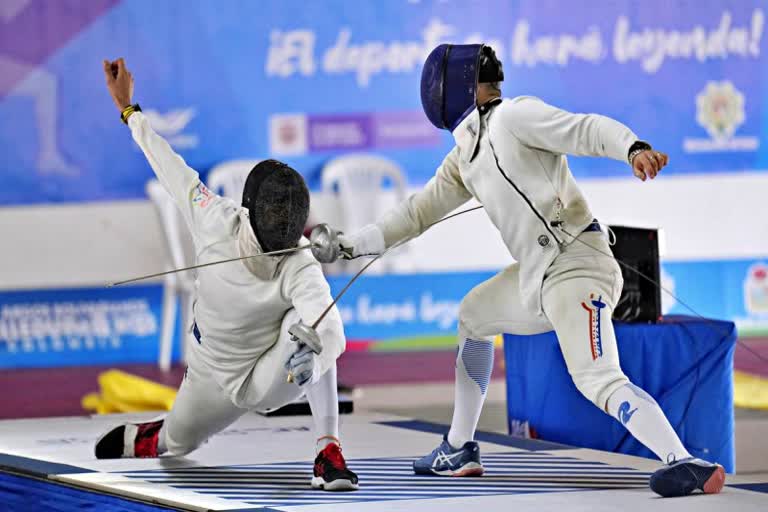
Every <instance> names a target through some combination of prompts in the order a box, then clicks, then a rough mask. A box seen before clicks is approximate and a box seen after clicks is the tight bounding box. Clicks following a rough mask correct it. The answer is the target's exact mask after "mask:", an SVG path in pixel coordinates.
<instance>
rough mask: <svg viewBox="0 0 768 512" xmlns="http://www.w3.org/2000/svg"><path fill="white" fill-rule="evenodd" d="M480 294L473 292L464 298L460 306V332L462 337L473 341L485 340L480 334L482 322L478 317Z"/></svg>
mask: <svg viewBox="0 0 768 512" xmlns="http://www.w3.org/2000/svg"><path fill="white" fill-rule="evenodd" d="M479 295H480V294H479V293H477V292H475V290H471V291H470V292H469V293H468V294H466V295H465V296H464V298H463V299H462V300H461V304H460V305H459V332H460V333H461V334H462V336H465V337H467V338H473V339H485V338H486V336H483V335H481V334H480V332H479V327H480V323H481V322H482V320H481V319H480V318H479V315H478V308H479V307H480V306H479V302H480V297H479Z"/></svg>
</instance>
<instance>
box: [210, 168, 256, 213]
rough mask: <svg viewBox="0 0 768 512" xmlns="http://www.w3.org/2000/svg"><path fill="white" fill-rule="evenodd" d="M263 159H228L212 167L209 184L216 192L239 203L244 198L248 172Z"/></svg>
mask: <svg viewBox="0 0 768 512" xmlns="http://www.w3.org/2000/svg"><path fill="white" fill-rule="evenodd" d="M259 162H261V160H248V159H242V160H227V161H226V162H222V163H220V164H218V165H216V166H215V167H213V168H212V169H211V171H210V172H209V173H208V179H207V180H206V181H207V183H206V184H207V185H208V188H210V189H211V190H212V191H213V192H214V193H216V194H219V195H221V196H224V197H228V198H230V199H234V200H235V201H236V202H237V204H240V203H241V202H242V200H243V187H245V180H246V178H248V173H250V172H251V169H253V167H254V166H255V165H256V164H258V163H259Z"/></svg>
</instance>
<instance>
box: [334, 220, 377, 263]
mask: <svg viewBox="0 0 768 512" xmlns="http://www.w3.org/2000/svg"><path fill="white" fill-rule="evenodd" d="M339 245H340V246H341V256H342V258H344V259H346V260H351V259H353V258H358V257H360V256H369V255H373V256H375V255H378V254H381V253H382V252H384V250H385V249H386V248H387V244H386V243H385V242H384V233H382V232H381V229H379V226H377V225H376V224H368V225H367V226H364V227H363V228H362V229H360V231H358V232H356V233H353V234H351V235H345V234H343V233H339Z"/></svg>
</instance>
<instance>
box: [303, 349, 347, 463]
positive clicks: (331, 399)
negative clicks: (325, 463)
mask: <svg viewBox="0 0 768 512" xmlns="http://www.w3.org/2000/svg"><path fill="white" fill-rule="evenodd" d="M306 393H307V400H309V407H310V408H311V409H312V419H313V420H314V422H315V436H316V438H317V442H316V443H315V451H316V453H320V451H322V450H323V448H325V447H326V446H328V444H330V443H333V442H335V443H337V444H338V443H339V392H338V388H337V382H336V363H334V364H333V366H331V368H330V369H329V370H328V371H327V372H325V373H324V374H323V376H322V377H320V380H319V381H317V382H316V383H314V384H311V385H309V386H307V390H306Z"/></svg>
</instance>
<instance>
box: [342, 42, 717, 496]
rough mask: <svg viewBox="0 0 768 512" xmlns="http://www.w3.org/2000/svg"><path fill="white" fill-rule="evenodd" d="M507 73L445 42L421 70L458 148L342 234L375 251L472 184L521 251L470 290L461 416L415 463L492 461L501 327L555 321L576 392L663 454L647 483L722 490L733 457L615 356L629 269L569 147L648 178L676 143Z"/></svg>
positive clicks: (460, 360)
mask: <svg viewBox="0 0 768 512" xmlns="http://www.w3.org/2000/svg"><path fill="white" fill-rule="evenodd" d="M503 79H504V73H503V70H502V65H501V62H500V61H499V60H498V59H497V58H496V55H495V53H494V51H493V49H492V48H491V47H489V46H486V45H482V44H469V45H450V44H444V45H440V46H438V47H437V48H435V49H434V50H433V51H432V52H431V54H430V55H429V56H428V58H427V60H426V62H425V64H424V69H423V71H422V78H421V101H422V105H423V107H424V111H425V113H426V115H427V117H428V118H429V120H430V121H431V122H432V124H434V125H435V126H437V127H438V128H440V129H447V130H450V131H451V133H452V134H453V137H454V139H455V142H456V145H455V147H454V148H453V149H452V150H451V151H450V152H449V153H448V155H447V156H446V157H445V159H444V160H443V162H442V164H441V165H440V166H439V167H438V169H437V172H436V174H435V176H434V177H433V178H432V179H431V180H430V181H429V182H428V183H427V185H426V186H425V187H424V189H423V190H421V191H420V192H418V193H416V194H414V195H412V196H411V197H410V198H408V199H407V200H405V201H404V202H403V203H402V204H400V205H399V206H397V207H395V208H394V209H393V210H391V211H390V212H388V213H387V214H385V215H384V216H383V217H381V218H380V219H379V220H378V221H377V222H376V223H374V224H370V225H368V226H365V227H363V228H362V229H361V230H360V231H358V232H357V233H354V234H351V235H348V236H345V235H343V234H342V235H339V237H338V240H339V245H338V246H337V249H338V250H339V251H340V253H341V254H342V255H343V257H345V258H354V257H358V256H362V255H368V254H378V253H381V252H382V251H384V250H385V249H386V248H388V247H390V246H392V245H393V244H396V243H398V242H400V241H403V240H405V239H408V238H411V237H415V236H418V235H420V234H421V233H422V232H423V231H424V230H425V229H426V228H427V227H428V226H429V225H430V224H432V223H433V222H435V221H437V220H438V219H440V218H441V217H443V216H444V215H446V214H447V213H449V212H451V211H452V210H454V209H455V208H457V207H458V206H460V205H461V204H463V203H465V202H466V201H468V200H469V199H471V198H473V197H474V198H475V199H477V200H478V201H479V202H480V203H481V204H482V205H483V206H484V208H485V211H486V213H487V214H488V216H489V217H490V219H491V222H493V224H494V225H495V226H496V228H497V229H498V230H499V233H500V234H501V237H502V239H503V241H504V243H505V244H506V246H507V248H508V249H509V252H510V254H511V255H512V257H513V258H514V259H515V261H516V262H517V263H515V264H513V265H511V266H509V267H507V268H506V269H504V270H503V271H501V272H500V273H499V274H497V275H495V276H494V277H492V278H491V279H489V280H488V281H486V282H484V283H481V284H480V285H478V286H477V287H475V288H474V289H473V290H472V291H470V292H469V294H468V295H467V296H466V297H465V298H464V299H463V301H462V303H461V307H460V310H459V333H458V352H457V357H456V390H455V404H454V412H453V420H452V422H451V428H450V431H449V433H448V434H447V436H445V438H444V439H443V442H442V443H441V444H440V445H439V446H438V447H437V448H436V449H435V450H434V451H433V452H432V453H430V454H429V455H427V456H425V457H423V458H421V459H418V460H416V461H415V462H414V464H413V468H414V471H415V472H416V473H417V474H434V475H451V476H478V475H482V474H483V466H482V463H481V458H480V449H479V446H478V444H477V443H476V442H474V441H473V438H474V435H475V429H476V427H477V422H478V419H479V417H480V411H481V408H482V406H483V402H484V400H485V395H486V390H487V387H488V383H489V379H490V375H491V369H492V368H493V343H492V339H493V336H494V335H497V334H500V333H512V334H535V333H541V332H546V331H549V330H552V329H554V330H555V332H556V333H557V337H558V340H559V343H560V347H561V350H562V353H563V356H564V358H565V362H566V364H567V367H568V371H569V373H570V375H571V377H572V378H573V381H574V383H575V385H576V387H577V388H578V389H579V391H580V392H581V393H582V394H583V395H584V396H585V397H587V398H588V399H589V400H591V401H592V402H593V403H594V404H595V405H596V406H597V407H599V408H600V409H601V410H603V411H605V412H606V413H608V414H610V415H611V416H612V417H614V418H616V419H617V420H618V421H620V422H621V423H622V424H623V425H624V426H625V427H626V428H627V429H628V430H629V431H630V432H631V433H632V435H633V436H634V437H635V438H636V439H637V440H639V441H640V442H641V443H643V444H644V445H645V446H647V447H648V448H649V449H650V450H651V451H653V452H654V453H655V454H656V456H658V457H659V459H661V460H662V461H663V462H664V463H665V465H664V466H663V467H662V468H661V469H659V470H658V471H656V472H655V473H654V474H653V475H652V477H651V480H650V486H651V489H653V490H654V491H655V492H656V493H658V494H660V495H662V496H681V495H687V494H690V493H692V492H694V491H695V490H696V489H699V490H702V491H703V492H705V493H718V492H720V490H721V489H722V487H723V485H724V481H725V472H724V470H723V468H722V467H721V466H720V465H717V464H711V463H709V462H706V461H703V460H701V459H697V458H693V457H692V456H691V455H690V453H688V451H687V450H686V449H685V447H684V446H683V444H682V443H681V441H680V439H679V437H678V436H677V434H676V433H675V431H674V429H673V428H672V426H671V425H670V424H669V421H668V420H667V418H666V417H665V416H664V413H663V412H662V410H661V408H660V407H659V405H658V404H657V403H656V401H655V400H654V399H653V398H652V397H651V396H649V395H648V394H647V393H645V392H644V391H643V390H642V389H640V388H638V387H637V386H635V385H633V384H632V383H631V382H630V381H629V379H628V378H627V377H626V375H624V372H623V371H622V369H621V367H620V365H619V354H618V352H617V348H616V337H615V334H614V329H613V325H612V323H611V315H612V312H613V309H614V306H615V305H616V302H617V301H618V299H619V296H620V294H621V289H622V285H623V280H622V276H621V271H620V268H619V265H618V264H617V262H616V260H615V259H614V258H613V257H612V256H611V250H610V248H609V245H608V242H607V239H606V237H605V235H604V234H603V233H602V231H601V228H600V224H599V223H598V221H597V220H596V219H595V218H594V216H593V215H592V212H591V211H590V209H589V206H588V205H587V202H586V200H585V198H584V196H583V195H582V193H581V192H580V190H579V188H578V187H577V185H576V182H575V181H574V178H573V176H572V174H571V171H570V169H569V167H568V160H567V158H566V154H573V155H589V156H602V157H608V158H613V159H615V160H618V161H620V162H624V163H628V164H629V166H630V167H631V169H632V171H633V173H634V175H635V176H636V177H637V178H639V179H641V180H642V181H645V180H646V179H654V178H655V177H656V176H657V174H658V173H659V171H660V170H661V169H662V168H663V167H664V166H665V165H666V164H667V161H668V158H667V156H666V155H665V154H664V153H661V152H659V151H656V150H654V149H653V148H652V147H651V146H650V145H649V144H648V143H646V142H643V141H642V140H640V139H639V138H638V137H637V136H636V135H635V134H634V133H633V132H632V131H631V130H630V129H629V128H627V127H626V126H624V125H623V124H621V123H619V122H618V121H615V120H613V119H610V118H607V117H604V116H601V115H595V114H572V113H569V112H566V111H563V110H560V109H558V108H555V107H553V106H550V105H548V104H546V103H544V102H543V101H541V100H540V99H538V98H535V97H531V96H521V97H516V98H513V99H502V97H501V88H500V83H501V82H502V81H503Z"/></svg>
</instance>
